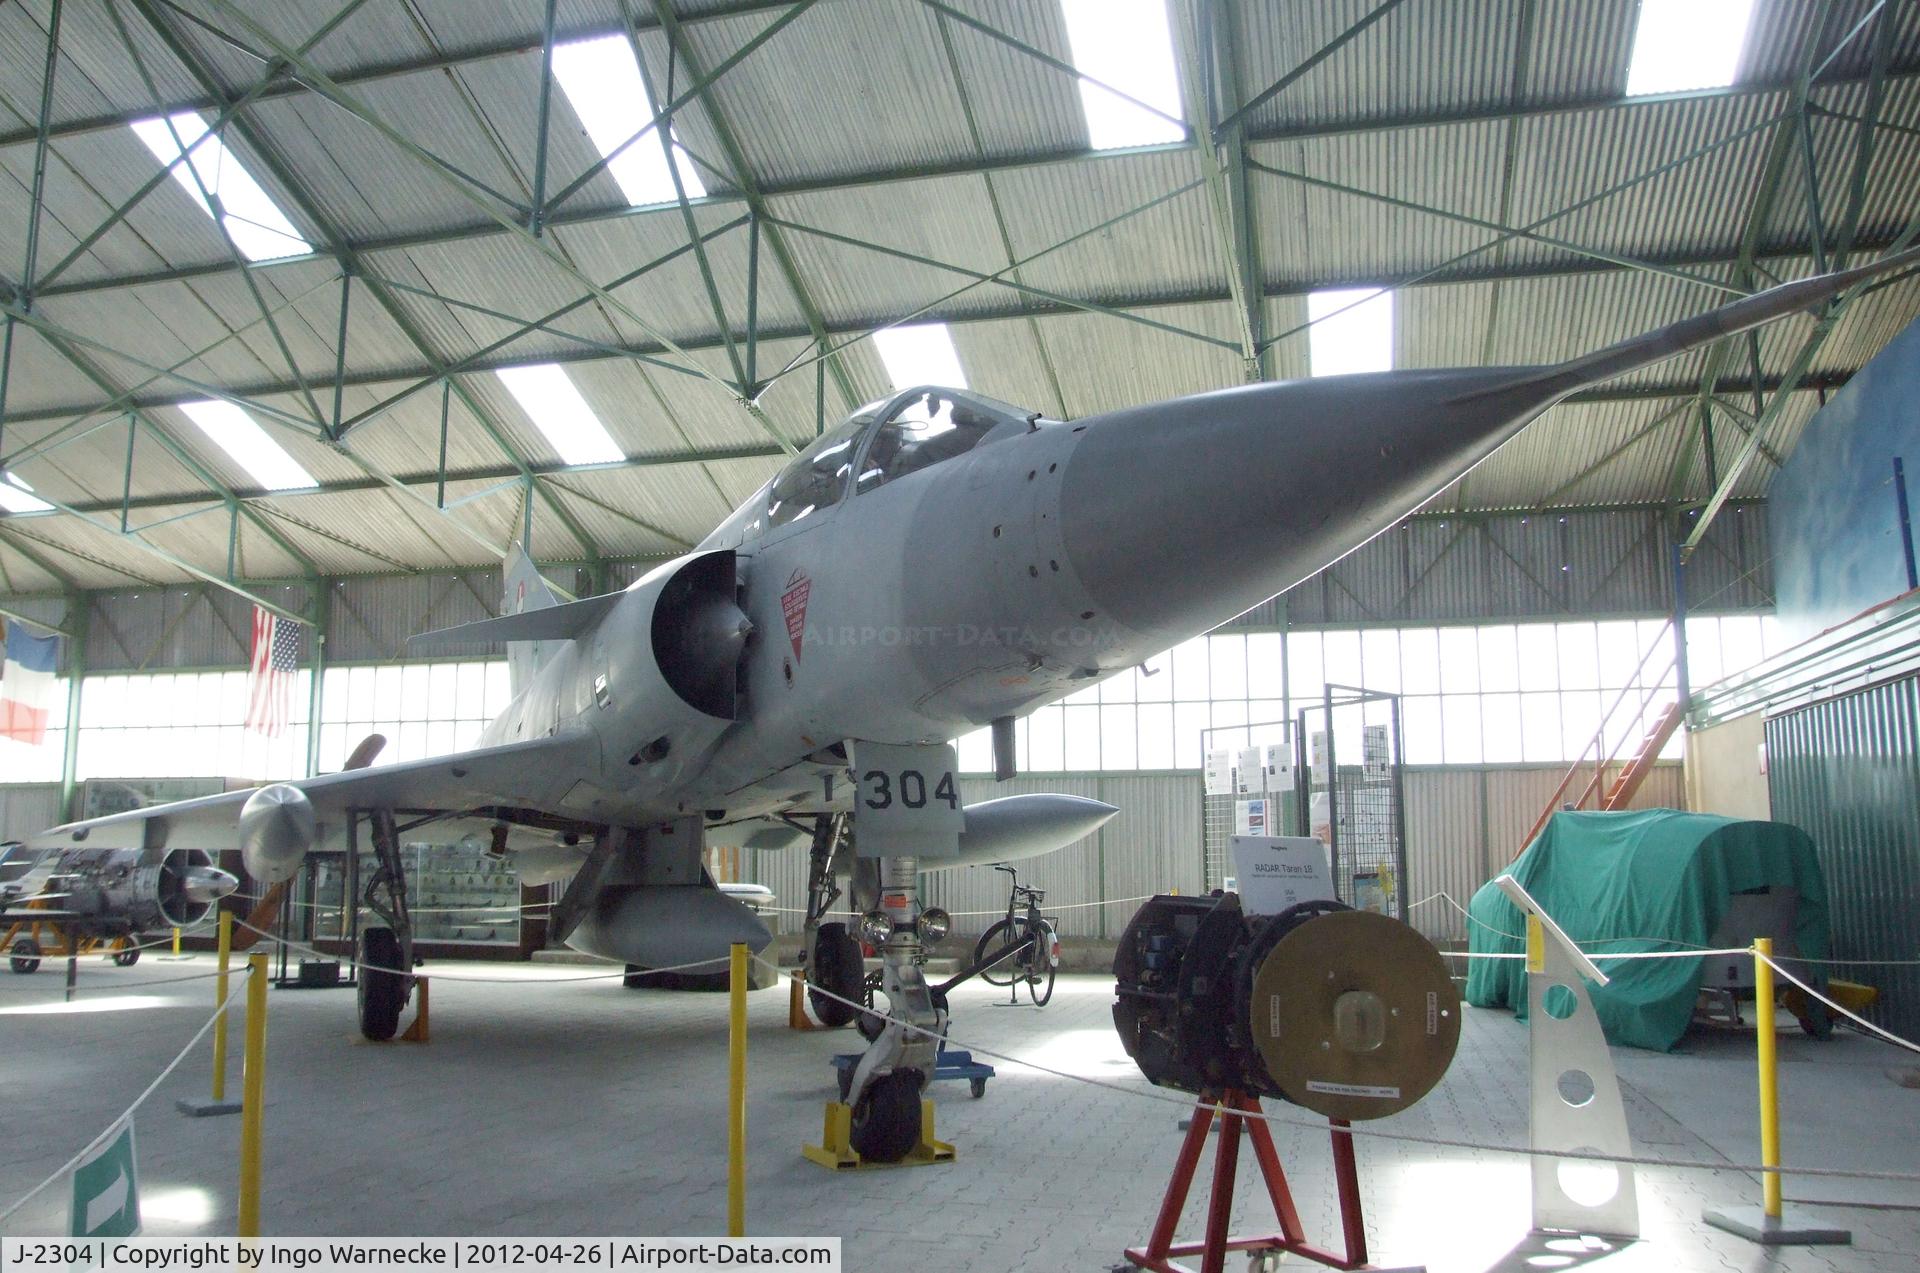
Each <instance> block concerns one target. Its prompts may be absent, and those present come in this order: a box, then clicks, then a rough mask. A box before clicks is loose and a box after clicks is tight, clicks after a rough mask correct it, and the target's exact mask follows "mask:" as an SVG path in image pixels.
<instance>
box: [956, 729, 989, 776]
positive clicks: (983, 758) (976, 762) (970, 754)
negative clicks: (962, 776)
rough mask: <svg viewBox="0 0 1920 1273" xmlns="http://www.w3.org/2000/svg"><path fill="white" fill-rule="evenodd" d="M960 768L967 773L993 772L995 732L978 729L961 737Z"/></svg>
mask: <svg viewBox="0 0 1920 1273" xmlns="http://www.w3.org/2000/svg"><path fill="white" fill-rule="evenodd" d="M960 768H961V769H962V770H964V771H966V772H967V773H976V774H977V773H990V772H992V770H993V730H991V729H976V730H974V731H973V732H972V733H971V734H962V735H960Z"/></svg>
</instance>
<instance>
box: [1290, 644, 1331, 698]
mask: <svg viewBox="0 0 1920 1273" xmlns="http://www.w3.org/2000/svg"><path fill="white" fill-rule="evenodd" d="M1324 646H1325V642H1323V641H1322V640H1321V639H1320V634H1319V633H1318V632H1289V633H1287V675H1288V676H1289V677H1290V678H1291V682H1292V684H1291V688H1290V689H1289V690H1288V694H1289V696H1290V697H1291V698H1292V699H1293V702H1294V707H1295V710H1298V708H1299V705H1300V704H1301V703H1304V702H1311V701H1313V700H1316V699H1318V698H1319V697H1320V696H1321V694H1322V693H1324V692H1325V690H1326V687H1327V678H1326V669H1325V665H1324V663H1323V661H1322V654H1323V649H1324Z"/></svg>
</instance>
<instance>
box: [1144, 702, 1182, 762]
mask: <svg viewBox="0 0 1920 1273" xmlns="http://www.w3.org/2000/svg"><path fill="white" fill-rule="evenodd" d="M1136 710H1137V711H1138V712H1139V713H1140V767H1141V768H1142V769H1171V768H1173V753H1174V746H1173V708H1172V707H1170V706H1168V705H1166V704H1164V703H1147V704H1143V705H1142V706H1140V707H1139V708H1138V709H1136Z"/></svg>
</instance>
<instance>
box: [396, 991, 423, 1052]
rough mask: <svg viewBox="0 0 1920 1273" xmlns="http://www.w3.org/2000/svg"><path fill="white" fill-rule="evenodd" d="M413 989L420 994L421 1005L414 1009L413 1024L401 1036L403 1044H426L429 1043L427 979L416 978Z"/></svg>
mask: <svg viewBox="0 0 1920 1273" xmlns="http://www.w3.org/2000/svg"><path fill="white" fill-rule="evenodd" d="M413 988H414V989H415V990H416V991H418V992H419V996H420V998H419V1004H418V1006H417V1007H416V1008H415V1009H414V1013H413V1024H412V1025H410V1026H408V1027H407V1028H406V1031H405V1032H404V1033H403V1034H401V1036H400V1042H402V1043H425V1042H426V1041H427V979H426V978H425V977H415V978H414V979H413Z"/></svg>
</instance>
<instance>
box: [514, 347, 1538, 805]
mask: <svg viewBox="0 0 1920 1273" xmlns="http://www.w3.org/2000/svg"><path fill="white" fill-rule="evenodd" d="M1562 379H1563V378H1562ZM1568 387H1570V386H1567V385H1565V384H1564V383H1562V381H1561V379H1556V378H1555V377H1554V376H1553V375H1552V374H1551V372H1550V371H1549V370H1548V369H1538V368H1496V369H1477V370H1464V371H1434V372H1399V373H1386V374H1381V375H1363V376H1345V377H1335V378H1327V379H1321V380H1310V381H1297V382H1290V383H1280V384H1265V385H1255V386H1248V387H1245V388H1238V389H1229V390H1223V391H1220V392H1216V393H1209V394H1201V395H1197V396H1194V397H1189V398H1183V399H1179V400H1176V401H1173V402H1168V403H1161V404H1157V405H1155V406H1151V407H1142V408H1137V409H1131V410H1126V411H1118V412H1113V413H1110V414H1108V415H1104V416H1097V417H1092V418H1090V419H1086V420H1082V421H1076V422H1072V423H1065V422H1056V421H1050V420H1045V419H1041V418H1039V417H1036V416H1031V415H1029V414H1027V413H1023V412H1020V411H1018V410H1016V409H1014V408H1011V407H1008V406H1005V405H1004V404H1000V403H996V402H993V401H992V400H990V399H985V398H981V397H979V396H978V395H973V394H969V393H964V392H961V391H955V390H946V389H928V388H917V389H912V390H908V391H905V392H903V393H901V394H898V395H895V396H894V397H893V398H890V399H888V400H885V401H884V402H881V403H877V404H874V405H872V406H870V407H868V408H864V409H863V410H862V411H861V412H857V413H856V414H855V416H854V417H853V418H851V419H850V420H849V421H848V422H847V423H846V424H843V425H842V426H841V428H840V429H837V430H835V431H834V432H833V433H829V434H828V435H826V437H825V438H824V439H821V440H819V441H817V442H816V444H815V447H814V448H812V449H811V450H810V452H809V453H806V454H803V455H801V456H800V457H797V458H796V459H794V460H793V461H791V462H790V464H789V466H788V469H789V470H791V469H793V468H794V467H795V466H800V465H805V464H807V463H808V462H809V455H810V454H812V453H813V452H818V451H819V450H820V449H821V448H822V447H823V446H826V447H833V446H837V445H839V443H840V442H844V443H845V447H844V450H845V452H846V453H845V454H844V455H843V456H841V458H842V459H844V460H846V461H847V463H846V465H845V469H844V474H843V477H842V487H841V489H840V491H839V493H838V498H837V499H834V500H833V501H832V502H831V503H825V504H824V506H819V507H815V508H813V510H812V511H810V512H807V513H806V514H805V515H803V516H799V517H797V518H793V519H792V520H786V521H784V523H783V524H776V523H779V521H780V519H778V518H776V517H772V516H770V515H769V507H770V504H772V505H776V506H777V504H778V497H779V494H780V491H779V483H780V482H781V480H782V479H781V477H778V476H777V477H776V478H775V479H774V480H773V481H771V482H769V483H768V484H767V486H764V487H762V488H761V489H760V490H759V491H757V492H756V493H755V494H754V495H753V496H752V497H751V498H750V499H748V500H747V501H746V502H745V503H743V504H742V505H741V506H740V508H739V509H737V510H736V511H735V512H734V514H733V515H732V516H730V517H729V518H728V519H727V520H726V521H725V522H723V523H722V524H721V525H720V526H719V527H718V528H717V529H716V530H715V531H714V532H713V533H712V534H711V535H709V536H708V537H707V539H706V540H705V541H703V542H702V543H701V544H700V546H699V547H698V548H696V549H695V550H694V552H693V553H691V554H688V555H687V557H684V558H680V559H676V560H675V561H673V562H668V563H666V564H664V565H662V566H661V567H659V568H657V569H656V570H655V571H654V572H652V573H650V574H649V575H648V576H647V577H646V578H644V579H642V580H639V581H637V582H636V583H635V584H633V585H631V586H630V587H629V588H628V590H627V594H626V596H625V597H623V598H622V599H621V601H620V602H618V603H616V604H615V605H614V607H613V608H612V609H611V610H609V611H608V612H607V613H606V615H605V616H604V617H603V618H601V619H600V620H599V621H598V623H597V624H596V626H595V628H594V629H593V631H591V632H590V633H587V634H583V635H582V636H580V637H579V638H576V639H575V640H573V641H572V642H569V643H566V644H564V645H562V646H561V647H560V649H559V650H558V651H557V653H555V654H554V655H553V656H552V657H551V658H550V659H549V660H548V661H546V662H545V663H544V664H543V665H542V666H541V667H540V669H539V671H538V673H537V675H536V676H535V677H534V679H533V680H532V682H531V683H530V684H529V685H527V686H526V687H525V688H524V690H523V691H522V692H521V693H520V694H519V695H518V697H517V698H516V699H515V700H514V702H513V703H512V704H511V706H510V707H509V708H508V709H507V711H506V712H505V713H504V714H503V715H502V717H501V718H500V719H499V720H497V721H495V722H494V723H493V724H492V725H491V726H490V727H489V729H488V731H487V733H486V734H485V735H484V736H483V738H482V745H483V746H485V745H491V744H495V743H505V742H513V741H517V740H519V739H524V738H534V737H539V736H542V735H544V734H547V733H552V732H579V731H585V732H588V733H590V734H591V735H593V736H594V737H596V738H597V739H598V740H599V748H598V752H599V758H600V760H599V770H600V771H599V774H598V775H597V776H596V777H593V778H589V779H584V780H580V781H578V782H575V779H576V778H578V775H569V776H567V778H565V779H560V778H558V777H556V781H566V782H569V783H572V784H574V796H573V800H572V804H573V807H574V808H576V809H577V810H578V811H579V812H580V813H581V814H582V815H583V816H589V815H590V816H592V817H594V818H596V819H609V818H618V817H642V818H645V817H660V816H668V815H673V814H681V813H688V812H693V811H717V810H725V811H726V816H727V819H728V820H729V821H731V820H734V819H737V818H740V817H746V816H752V815H755V814H760V813H765V812H768V811H773V810H782V811H792V812H805V811H817V810H824V809H830V808H835V807H841V808H844V807H845V803H844V800H845V796H846V794H847V793H846V791H845V784H844V783H841V784H838V790H836V789H835V784H834V783H833V782H832V781H831V779H832V777H833V776H834V775H835V774H837V773H840V772H842V771H843V770H844V767H845V763H846V762H845V760H844V753H843V752H836V751H834V750H833V749H834V748H836V747H837V746H838V745H840V744H843V743H846V742H849V741H854V742H856V743H857V741H859V740H866V741H872V742H882V743H933V742H942V741H946V740H950V739H953V738H955V737H957V736H958V735H960V734H962V733H965V732H967V731H969V730H972V729H974V728H977V727H979V726H981V725H984V724H986V723H988V722H990V721H992V720H993V719H994V718H996V717H1000V716H1019V715H1022V714H1024V713H1026V712H1029V711H1031V710H1032V709H1034V708H1035V707H1038V706H1040V705H1042V704H1045V703H1048V702H1051V701H1053V700H1055V699H1058V698H1061V697H1064V696H1065V695H1067V694H1070V693H1073V692H1075V691H1077V690H1079V689H1082V688H1085V687H1086V686H1087V685H1088V684H1089V683H1092V682H1094V681H1096V680H1098V679H1099V678H1101V677H1104V676H1108V675H1111V674H1113V673H1114V672H1117V671H1119V670H1122V669H1124V668H1126V667H1129V666H1131V665H1134V664H1137V663H1139V662H1141V661H1142V660H1144V659H1147V658H1149V657H1151V656H1152V655H1154V654H1156V653H1158V652H1160V651H1162V650H1165V649H1167V648H1168V647H1170V646H1172V645H1174V644H1177V643H1178V642H1180V641H1182V640H1185V639H1187V638H1189V637H1192V636H1195V635H1198V634H1200V633H1203V632H1206V631H1207V630H1209V629H1211V628H1213V627H1215V626H1217V625H1219V624H1220V623H1223V622H1225V621H1226V620H1228V619H1231V618H1232V617H1233V616H1234V615H1236V614H1239V613H1240V612H1241V611H1243V610H1245V609H1247V608H1248V607H1250V606H1252V605H1255V604H1257V603H1258V602H1260V601H1262V600H1264V599H1266V598H1267V597H1270V596H1272V595H1274V594H1276V593H1278V592H1280V591H1282V590H1284V589H1285V588H1287V587H1290V586H1291V585H1292V584H1294V583H1296V582H1298V581H1299V580H1301V579H1303V578H1306V577H1307V576H1309V575H1311V574H1312V573H1313V572H1314V571H1316V570H1319V569H1321V568H1322V567H1324V566H1326V565H1328V564H1330V563H1331V562H1333V561H1335V560H1337V559H1338V558H1339V557H1341V556H1342V555H1344V554H1345V553H1347V552H1349V551H1351V550H1352V549H1354V548H1356V547H1358V546H1359V545H1360V544H1362V543H1364V542H1365V541H1366V540H1368V539H1370V538H1372V537H1373V536H1374V535H1376V534H1378V533H1379V532H1380V531H1382V530H1384V529H1385V528H1387V527H1388V526H1390V525H1392V524H1393V523H1394V522H1395V521H1397V520H1398V519H1400V518H1401V517H1403V516H1405V515H1406V514H1407V513H1409V512H1411V511H1413V510H1414V509H1415V508H1417V507H1418V506H1419V504H1420V503H1421V502H1422V501H1424V500H1425V499H1427V498H1429V497H1430V496H1431V495H1432V494H1433V493H1434V492H1435V491H1437V490H1439V489H1440V488H1441V487H1443V486H1444V485H1445V484H1446V483H1447V482H1449V481H1452V480H1453V479H1454V478H1456V477H1458V476H1459V475H1460V474H1461V473H1463V472H1465V471H1466V470H1467V469H1468V468H1470V467H1471V466H1472V465H1473V464H1475V463H1477V462H1478V461H1479V460H1480V459H1482V458H1484V457H1485V456H1486V455H1487V454H1488V453H1490V452H1491V451H1492V450H1493V449H1494V448H1495V447H1497V446H1498V445H1499V444H1500V443H1501V442H1503V441H1504V440H1505V439H1506V438H1507V437H1509V436H1511V434H1512V433H1513V432H1515V431H1517V430H1518V429H1519V428H1520V427H1521V426H1522V425H1524V424H1525V423H1526V421H1527V420H1529V419H1531V418H1532V417H1533V416H1535V415H1537V414H1538V413H1539V412H1540V411H1541V410H1543V409H1544V408H1545V407H1546V406H1547V405H1549V404H1550V403H1551V402H1552V401H1553V399H1554V398H1556V397H1558V396H1560V395H1561V394H1563V393H1564V392H1566V391H1567V388H1568ZM928 395H935V396H936V397H934V398H929V397H928ZM936 400H938V401H942V402H944V403H946V404H948V405H949V406H954V405H955V404H958V406H959V408H960V409H964V410H968V411H970V412H972V413H973V416H972V418H974V419H981V418H983V417H987V416H990V417H991V418H992V420H993V423H992V424H991V427H990V428H987V429H985V430H983V431H982V432H981V435H980V438H979V441H978V442H977V444H975V445H974V446H973V447H972V448H971V449H970V450H967V451H965V452H964V453H962V454H957V455H954V456H952V457H951V458H946V459H943V460H940V461H939V462H937V463H933V464H931V465H930V466H928V467H924V468H920V469H918V470H917V471H911V472H907V473H905V474H904V475H901V476H898V477H894V478H892V479H890V480H886V481H884V482H879V483H873V484H871V488H870V489H868V488H867V485H866V484H862V485H860V486H859V487H858V489H856V480H857V477H856V475H860V474H862V473H865V474H866V475H867V476H868V477H869V478H871V477H873V476H874V470H873V468H872V467H871V461H870V458H869V452H870V451H872V450H873V449H874V448H875V447H876V446H877V445H879V443H877V442H876V440H875V439H876V433H877V431H878V430H880V429H881V428H882V426H883V425H884V424H885V423H886V422H887V421H888V419H889V417H890V416H891V415H893V414H894V413H895V412H899V411H902V410H905V409H908V408H912V407H914V406H915V405H916V404H920V405H924V404H927V403H930V402H933V401H936ZM863 421H864V422H865V423H864V425H863V424H861V423H860V422H863ZM785 471H786V470H783V472H785ZM728 551H731V552H732V553H733V554H735V559H736V565H737V578H738V582H739V590H738V595H737V601H738V605H739V608H740V610H741V611H742V612H744V614H745V616H746V618H747V619H748V620H750V622H751V624H752V634H751V636H750V638H748V639H747V640H746V641H745V644H744V649H743V651H742V652H741V655H740V666H739V672H740V686H741V688H740V693H739V698H738V704H737V711H736V712H735V714H734V715H733V716H732V718H731V719H728V720H724V721H709V722H707V723H708V724H709V725H710V726H712V727H711V728H707V729H699V728H693V727H689V728H688V730H687V731H686V737H685V739H684V740H682V739H678V738H676V739H674V740H673V741H674V743H675V749H674V751H673V759H672V763H660V764H653V763H650V762H649V763H640V762H639V761H638V760H637V759H636V758H637V756H638V752H637V751H636V748H638V747H639V746H640V745H641V744H642V742H643V740H646V739H649V738H653V737H656V736H659V737H663V738H664V737H667V735H666V734H663V733H662V732H661V729H662V726H661V721H660V716H661V712H660V702H661V699H660V696H659V693H658V692H657V690H656V691H654V692H641V693H636V694H625V693H622V692H619V691H617V690H616V691H615V692H612V693H608V692H607V689H606V687H607V686H608V685H609V683H614V684H617V683H618V681H619V679H620V674H621V669H622V666H623V664H627V663H633V662H638V661H644V660H645V659H646V657H647V654H646V650H645V642H646V640H647V637H646V623H647V616H648V614H649V613H650V607H651V606H652V605H653V601H652V599H651V597H652V593H653V592H654V591H657V590H658V587H659V581H660V580H661V579H663V578H665V577H666V575H668V574H670V573H671V572H672V571H674V570H676V569H679V568H680V567H681V565H682V564H683V563H685V562H688V561H690V560H693V559H695V558H698V557H700V556H701V555H702V554H711V553H716V552H728ZM596 687H598V688H596ZM682 742H684V744H685V745H681V744H682ZM589 787H591V788H592V789H593V794H592V796H591V797H590V798H589V797H588V796H586V795H585V794H583V793H585V791H586V789H587V788H589Z"/></svg>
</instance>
